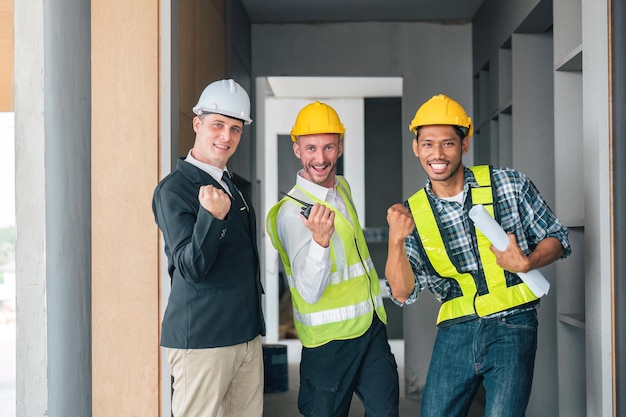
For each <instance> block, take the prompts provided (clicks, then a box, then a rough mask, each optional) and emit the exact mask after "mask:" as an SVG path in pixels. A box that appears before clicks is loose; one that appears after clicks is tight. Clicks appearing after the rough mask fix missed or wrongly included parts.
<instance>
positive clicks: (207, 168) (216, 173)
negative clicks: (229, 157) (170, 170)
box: [185, 151, 228, 182]
mask: <svg viewBox="0 0 626 417" xmlns="http://www.w3.org/2000/svg"><path fill="white" fill-rule="evenodd" d="M185 162H188V163H190V164H191V165H193V166H195V167H197V168H198V169H200V170H202V171H204V172H206V173H207V174H209V175H210V176H211V177H213V179H214V180H215V181H217V182H221V181H222V175H224V171H228V167H227V168H226V169H221V168H218V167H216V166H213V165H211V164H207V163H205V162H200V161H198V160H197V159H196V158H194V157H193V155H192V154H191V151H189V153H187V157H186V158H185Z"/></svg>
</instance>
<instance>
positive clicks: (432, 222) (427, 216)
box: [408, 165, 537, 324]
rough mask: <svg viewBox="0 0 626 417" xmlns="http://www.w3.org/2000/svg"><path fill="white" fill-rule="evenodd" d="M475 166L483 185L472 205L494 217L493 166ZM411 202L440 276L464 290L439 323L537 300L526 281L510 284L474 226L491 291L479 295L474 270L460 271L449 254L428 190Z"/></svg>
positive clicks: (441, 314)
mask: <svg viewBox="0 0 626 417" xmlns="http://www.w3.org/2000/svg"><path fill="white" fill-rule="evenodd" d="M471 169H472V171H473V173H474V177H475V178H476V182H477V183H478V185H479V187H473V188H471V193H472V194H471V196H472V204H473V205H476V204H482V205H484V206H485V209H486V210H487V211H488V212H489V214H491V216H493V215H494V204H493V203H494V201H493V188H492V184H491V168H490V167H489V166H488V165H482V166H476V167H471ZM408 202H409V207H410V208H411V213H412V214H413V220H414V222H415V226H416V228H417V233H418V235H419V238H420V241H421V242H422V245H423V247H424V250H425V253H426V255H427V257H428V261H429V262H430V264H431V266H432V267H433V269H434V270H435V271H436V273H437V274H438V275H439V276H441V277H442V278H448V279H453V280H455V281H456V282H457V284H458V286H459V288H460V290H461V293H462V295H461V296H459V297H455V298H452V299H448V300H444V301H443V303H442V305H441V308H440V309H439V315H438V317H437V324H440V323H442V322H445V321H448V320H454V319H459V318H462V317H466V316H472V315H478V316H480V317H482V316H487V315H490V314H493V313H497V312H500V311H504V310H507V309H510V308H513V307H516V306H520V305H523V304H526V303H529V302H531V301H534V300H537V297H535V295H534V294H533V293H532V292H531V291H530V289H529V288H528V287H527V286H526V284H524V283H520V284H517V285H513V286H510V287H507V282H506V277H505V272H504V270H503V269H502V268H501V267H500V266H498V264H497V263H496V257H495V255H494V253H493V252H492V251H491V249H490V248H489V247H490V246H491V243H490V242H489V240H488V239H487V238H486V237H485V236H484V235H483V234H482V233H480V231H478V230H475V229H474V227H471V231H472V232H473V233H475V234H476V241H477V243H478V253H479V256H480V263H481V264H482V266H483V270H484V275H485V282H486V284H487V293H485V294H478V295H477V294H476V293H477V287H476V281H475V278H474V276H472V274H470V273H462V272H459V271H458V270H457V268H456V266H455V265H454V264H453V262H452V261H451V260H450V257H449V256H448V253H447V251H446V246H445V244H444V241H443V237H442V235H441V231H440V230H439V226H438V223H437V218H436V217H435V214H434V211H433V209H432V208H431V203H430V200H429V198H428V195H427V194H426V191H425V190H424V189H422V190H420V191H418V192H417V193H415V194H414V195H413V196H411V197H410V198H409V200H408ZM466 215H467V214H466Z"/></svg>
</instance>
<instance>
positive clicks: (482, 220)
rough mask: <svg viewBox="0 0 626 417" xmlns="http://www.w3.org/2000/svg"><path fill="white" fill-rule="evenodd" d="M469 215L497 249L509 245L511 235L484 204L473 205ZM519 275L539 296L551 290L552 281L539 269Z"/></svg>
mask: <svg viewBox="0 0 626 417" xmlns="http://www.w3.org/2000/svg"><path fill="white" fill-rule="evenodd" d="M469 217H470V219H471V220H472V221H473V222H474V225H475V226H476V228H477V229H478V230H480V231H481V232H482V234H483V235H485V236H486V237H487V239H489V241H490V242H491V244H492V245H493V246H495V247H496V249H498V250H499V251H503V250H505V249H506V248H507V246H509V236H508V235H507V234H506V232H505V231H504V229H502V227H501V226H500V225H499V224H498V222H497V221H496V220H495V219H494V218H493V217H491V215H490V214H489V213H488V212H487V210H485V207H483V205H482V204H478V205H475V206H474V207H472V208H471V210H470V211H469ZM517 275H519V277H520V279H521V280H522V281H524V283H525V284H526V285H528V288H530V290H531V291H532V292H533V294H535V295H536V296H537V297H543V296H544V295H546V294H547V293H548V291H549V290H550V282H548V280H547V279H546V277H544V276H543V274H542V273H541V272H540V271H539V270H538V269H533V270H531V271H528V272H518V273H517Z"/></svg>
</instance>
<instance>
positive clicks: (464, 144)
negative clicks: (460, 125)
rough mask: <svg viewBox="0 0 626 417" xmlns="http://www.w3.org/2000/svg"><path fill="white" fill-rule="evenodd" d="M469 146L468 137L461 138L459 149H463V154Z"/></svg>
mask: <svg viewBox="0 0 626 417" xmlns="http://www.w3.org/2000/svg"><path fill="white" fill-rule="evenodd" d="M469 148H470V138H463V139H461V149H462V150H463V155H465V154H466V153H467V151H469Z"/></svg>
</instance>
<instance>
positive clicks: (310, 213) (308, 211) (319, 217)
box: [281, 191, 335, 248]
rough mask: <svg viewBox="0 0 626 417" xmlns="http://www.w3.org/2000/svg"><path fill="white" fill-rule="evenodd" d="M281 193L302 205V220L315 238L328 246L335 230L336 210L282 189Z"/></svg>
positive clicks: (322, 244) (319, 242)
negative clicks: (302, 198) (301, 198)
mask: <svg viewBox="0 0 626 417" xmlns="http://www.w3.org/2000/svg"><path fill="white" fill-rule="evenodd" d="M281 194H283V195H285V196H286V197H289V198H291V199H292V200H295V201H296V202H298V203H299V204H300V205H301V206H302V209H301V210H300V214H301V215H302V216H303V217H304V219H303V220H302V222H303V223H304V225H305V226H306V227H307V229H309V230H310V231H311V233H313V239H314V240H315V241H316V242H317V243H318V244H319V245H320V246H322V247H325V248H327V247H328V246H329V245H330V239H331V237H332V235H333V233H334V231H335V212H334V211H333V210H332V209H331V208H329V207H326V206H324V205H322V204H311V203H307V202H306V201H302V200H300V199H297V198H295V197H293V196H291V195H289V194H287V193H285V192H282V191H281Z"/></svg>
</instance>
